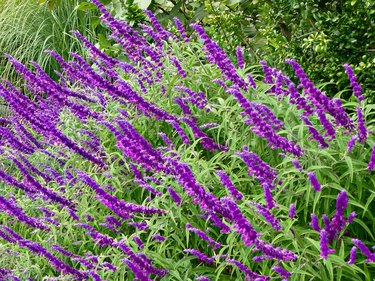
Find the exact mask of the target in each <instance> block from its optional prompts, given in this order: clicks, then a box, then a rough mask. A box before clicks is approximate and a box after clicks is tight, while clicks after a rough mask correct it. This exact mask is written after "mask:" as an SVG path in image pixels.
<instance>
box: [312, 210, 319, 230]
mask: <svg viewBox="0 0 375 281" xmlns="http://www.w3.org/2000/svg"><path fill="white" fill-rule="evenodd" d="M310 216H311V222H310V226H311V228H312V229H314V230H315V231H318V232H320V227H319V221H318V217H317V216H316V215H315V214H311V215H310Z"/></svg>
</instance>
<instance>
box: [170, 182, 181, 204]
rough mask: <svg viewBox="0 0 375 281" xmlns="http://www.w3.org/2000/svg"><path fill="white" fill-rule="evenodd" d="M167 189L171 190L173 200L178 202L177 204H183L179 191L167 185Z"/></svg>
mask: <svg viewBox="0 0 375 281" xmlns="http://www.w3.org/2000/svg"><path fill="white" fill-rule="evenodd" d="M166 189H167V190H168V192H169V195H170V196H171V198H172V200H173V201H175V202H176V205H177V206H180V205H181V198H180V196H179V195H178V193H177V192H176V191H175V190H174V189H173V188H171V187H169V186H167V187H166Z"/></svg>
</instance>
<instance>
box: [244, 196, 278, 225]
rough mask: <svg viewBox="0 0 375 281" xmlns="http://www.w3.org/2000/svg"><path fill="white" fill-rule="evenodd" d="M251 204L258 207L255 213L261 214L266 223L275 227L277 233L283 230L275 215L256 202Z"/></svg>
mask: <svg viewBox="0 0 375 281" xmlns="http://www.w3.org/2000/svg"><path fill="white" fill-rule="evenodd" d="M251 204H252V205H253V206H255V207H256V209H255V212H257V213H259V214H261V215H262V216H263V217H264V219H265V220H266V222H268V223H269V224H270V225H271V226H272V227H273V229H275V230H276V231H278V230H280V229H281V226H280V222H279V220H278V219H277V218H276V217H275V216H274V215H273V214H271V212H270V211H269V210H268V209H267V208H265V207H263V206H262V205H261V204H259V203H255V202H252V203H251Z"/></svg>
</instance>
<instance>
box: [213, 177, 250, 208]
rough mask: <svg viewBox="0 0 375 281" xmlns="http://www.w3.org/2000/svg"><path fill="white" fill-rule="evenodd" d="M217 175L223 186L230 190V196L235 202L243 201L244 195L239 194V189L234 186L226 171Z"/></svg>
mask: <svg viewBox="0 0 375 281" xmlns="http://www.w3.org/2000/svg"><path fill="white" fill-rule="evenodd" d="M216 174H218V175H219V177H220V181H221V183H222V184H223V186H224V187H226V188H227V189H228V191H229V194H230V196H232V198H233V200H234V201H236V202H237V201H239V200H242V198H243V195H242V193H241V192H239V191H238V190H237V188H236V187H235V186H234V185H233V183H232V181H231V180H230V178H229V177H228V175H227V174H226V173H225V172H224V171H221V170H217V171H216Z"/></svg>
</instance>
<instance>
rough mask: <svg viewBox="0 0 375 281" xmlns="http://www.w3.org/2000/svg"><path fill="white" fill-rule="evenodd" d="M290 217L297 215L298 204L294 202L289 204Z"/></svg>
mask: <svg viewBox="0 0 375 281" xmlns="http://www.w3.org/2000/svg"><path fill="white" fill-rule="evenodd" d="M288 216H289V218H291V219H294V218H295V217H296V206H295V205H294V204H293V203H292V204H290V206H289V215H288Z"/></svg>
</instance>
